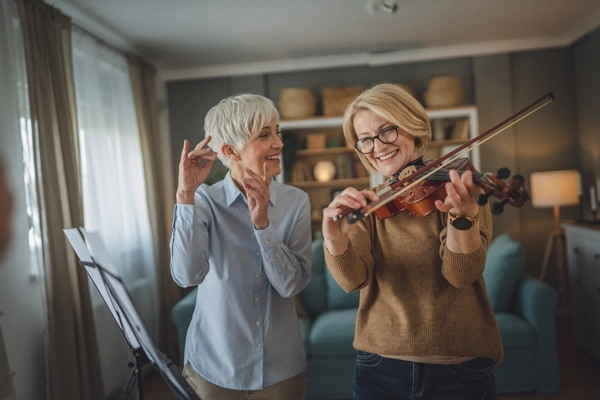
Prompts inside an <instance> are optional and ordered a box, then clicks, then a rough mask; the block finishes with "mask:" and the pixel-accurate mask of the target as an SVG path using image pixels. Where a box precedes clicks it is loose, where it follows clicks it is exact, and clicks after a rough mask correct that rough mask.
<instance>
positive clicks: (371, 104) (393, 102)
mask: <svg viewBox="0 0 600 400" xmlns="http://www.w3.org/2000/svg"><path fill="white" fill-rule="evenodd" d="M363 110H370V111H372V112H374V113H375V114H376V115H378V116H379V117H381V118H383V119H385V120H386V121H389V122H391V123H392V124H394V125H397V126H398V127H399V128H401V129H402V130H404V131H406V132H407V133H408V134H409V135H411V136H412V137H413V138H414V139H415V147H416V148H417V151H418V152H419V154H421V155H422V154H423V152H424V151H425V149H426V148H427V145H429V142H430V141H431V123H430V122H429V117H428V116H427V113H426V112H425V109H424V108H423V106H422V105H421V103H419V102H418V101H417V100H416V99H415V98H414V97H413V96H411V95H410V94H409V93H408V92H407V91H406V90H404V89H402V88H401V87H400V86H398V85H394V84H392V83H382V84H379V85H376V86H373V87H372V88H370V89H367V90H365V91H364V92H362V93H361V94H360V95H359V96H358V97H357V98H356V99H355V100H354V101H353V102H352V103H351V104H350V105H349V106H348V108H346V112H345V114H344V125H343V129H344V137H345V138H346V141H347V142H348V143H356V141H357V140H358V135H357V134H356V131H355V130H354V117H355V116H356V114H357V113H358V112H359V111H363ZM356 154H358V158H359V159H360V161H361V162H362V164H363V165H364V166H365V167H366V168H367V170H369V171H376V169H375V167H374V166H373V165H372V164H371V162H370V161H369V160H368V159H367V157H366V156H365V155H364V154H363V153H361V152H360V151H358V150H356Z"/></svg>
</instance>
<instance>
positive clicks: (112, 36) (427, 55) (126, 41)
mask: <svg viewBox="0 0 600 400" xmlns="http://www.w3.org/2000/svg"><path fill="white" fill-rule="evenodd" d="M46 1H47V2H48V3H50V4H54V5H55V6H57V7H58V8H59V9H61V10H62V11H63V12H64V13H66V14H68V15H70V16H71V17H72V18H73V21H74V22H75V23H76V24H77V25H80V26H82V27H83V28H85V29H87V30H88V31H90V32H92V33H94V34H95V35H97V36H100V37H102V38H103V39H105V40H106V41H107V42H110V43H112V44H113V45H115V46H117V47H119V48H121V49H123V50H126V51H133V52H135V53H137V54H140V55H142V56H144V57H146V58H147V59H148V60H150V61H151V62H153V63H154V64H155V65H157V67H158V68H159V69H160V70H161V73H162V74H163V76H164V77H166V79H167V80H169V79H183V78H190V77H208V76H223V75H239V74H249V73H261V72H274V71H286V70H300V69H310V68H323V67H334V66H336V67H337V66H344V65H348V66H350V65H383V64H386V63H398V62H410V61H418V60H427V59H439V58H446V57H457V56H470V55H481V54H490V53H495V52H510V51H520V50H531V49H539V48H549V47H558V46H566V45H569V44H571V43H573V42H574V41H576V40H577V39H579V38H581V37H582V36H583V35H585V34H586V33H588V32H590V31H592V30H593V29H595V28H597V27H598V26H600V1H599V0H398V11H397V12H396V13H394V14H391V13H386V12H378V13H375V14H370V13H369V12H368V11H367V7H366V5H365V0H171V1H165V0H46ZM368 1H374V0H368Z"/></svg>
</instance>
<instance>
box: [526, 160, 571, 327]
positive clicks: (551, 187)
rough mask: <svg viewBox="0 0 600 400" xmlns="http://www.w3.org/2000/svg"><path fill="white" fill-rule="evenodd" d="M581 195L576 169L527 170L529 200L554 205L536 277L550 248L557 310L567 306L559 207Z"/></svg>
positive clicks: (546, 263) (544, 271) (542, 276)
mask: <svg viewBox="0 0 600 400" xmlns="http://www.w3.org/2000/svg"><path fill="white" fill-rule="evenodd" d="M580 196H581V177H580V175H579V171H577V170H564V171H547V172H534V173H532V174H531V203H532V204H533V206H534V207H553V208H554V230H552V231H550V233H549V234H548V239H547V242H546V250H545V252H544V260H543V262H542V269H541V271H540V279H541V280H545V279H546V274H547V272H548V266H549V264H550V260H551V256H552V253H553V250H554V251H555V253H556V267H557V269H558V292H559V295H560V311H561V313H562V314H563V315H564V316H566V315H567V314H568V310H569V298H568V287H567V269H566V266H565V231H564V230H563V229H562V228H561V227H560V207H561V206H573V205H578V204H579V200H580Z"/></svg>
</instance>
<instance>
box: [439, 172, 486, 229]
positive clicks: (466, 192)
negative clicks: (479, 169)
mask: <svg viewBox="0 0 600 400" xmlns="http://www.w3.org/2000/svg"><path fill="white" fill-rule="evenodd" d="M449 176H450V182H446V184H445V189H446V199H445V200H444V201H441V200H436V202H435V206H436V208H437V209H438V210H440V211H442V212H450V213H451V214H453V215H463V216H467V217H472V218H474V217H475V216H476V215H477V214H478V213H479V205H478V204H477V200H476V199H477V196H478V195H479V194H480V193H481V192H482V190H481V188H480V187H479V186H478V185H476V184H475V182H473V174H472V172H471V171H465V172H464V173H463V174H462V175H459V174H458V172H456V171H455V170H450V171H449Z"/></svg>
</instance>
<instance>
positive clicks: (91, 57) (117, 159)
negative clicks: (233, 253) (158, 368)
mask: <svg viewBox="0 0 600 400" xmlns="http://www.w3.org/2000/svg"><path fill="white" fill-rule="evenodd" d="M72 42H73V70H74V74H75V92H76V99H77V116H78V125H79V136H80V144H81V155H82V156H81V157H82V160H81V171H82V182H83V185H82V188H83V203H84V220H85V228H86V229H87V230H89V231H95V232H98V233H99V234H100V236H101V237H102V239H103V240H104V242H105V244H106V248H107V250H108V251H109V254H110V256H111V259H112V260H113V262H114V264H115V265H116V267H117V268H118V269H119V272H120V273H121V275H122V277H123V280H124V283H125V285H126V286H127V288H128V290H129V292H130V294H131V297H132V299H133V301H134V303H135V305H136V308H137V309H138V311H139V312H140V314H141V315H142V318H143V319H144V322H145V323H146V326H147V328H148V330H149V331H150V334H151V335H152V337H153V338H154V340H155V341H156V340H157V339H158V338H157V331H158V327H157V305H156V298H157V296H156V294H157V293H156V273H155V268H156V267H155V264H154V251H153V244H152V234H151V230H150V222H149V217H148V207H147V200H146V187H145V183H144V170H143V166H142V165H143V164H142V153H141V146H140V139H139V131H138V125H137V120H136V113H135V108H134V101H133V93H132V89H131V83H130V79H129V72H128V64H127V60H126V57H125V56H124V55H123V54H121V53H119V52H117V51H115V50H113V49H111V48H109V47H107V46H106V45H104V44H102V43H100V42H99V41H98V40H97V39H95V38H93V37H92V36H90V35H88V34H87V33H85V32H83V31H80V30H78V29H77V28H73V32H72ZM91 292H92V296H93V301H94V309H95V311H94V312H95V313H96V314H97V315H96V316H95V319H96V329H97V331H98V341H99V350H100V354H101V361H102V373H103V377H104V380H105V381H106V380H108V381H109V383H108V384H107V383H106V382H105V385H108V386H109V387H107V388H106V389H108V391H106V392H105V393H109V392H110V391H111V390H110V389H111V387H110V386H113V385H111V384H110V381H111V379H112V378H111V376H110V375H113V374H114V380H115V381H118V380H119V375H117V374H116V373H115V369H114V368H112V367H109V366H108V364H107V363H108V361H106V359H108V358H109V357H108V355H107V354H106V352H107V351H108V352H112V351H115V350H114V349H112V348H105V347H111V343H113V341H112V340H110V339H108V338H107V337H106V336H107V333H106V331H105V328H104V327H105V326H106V324H105V323H103V322H105V321H102V319H104V318H108V319H110V315H109V314H108V313H107V312H106V308H105V306H104V305H103V304H101V302H102V300H101V299H100V298H99V296H98V294H97V292H96V291H95V290H92V291H91ZM109 323H113V322H109ZM115 339H116V338H115ZM119 351H120V350H119ZM113 356H118V355H116V354H114V355H111V358H112V357H113ZM125 356H126V359H128V360H130V359H131V355H130V354H125ZM112 362H115V361H114V359H113V361H112ZM107 374H108V375H109V376H106V375H107ZM114 385H115V386H117V387H118V382H115V383H114Z"/></svg>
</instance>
